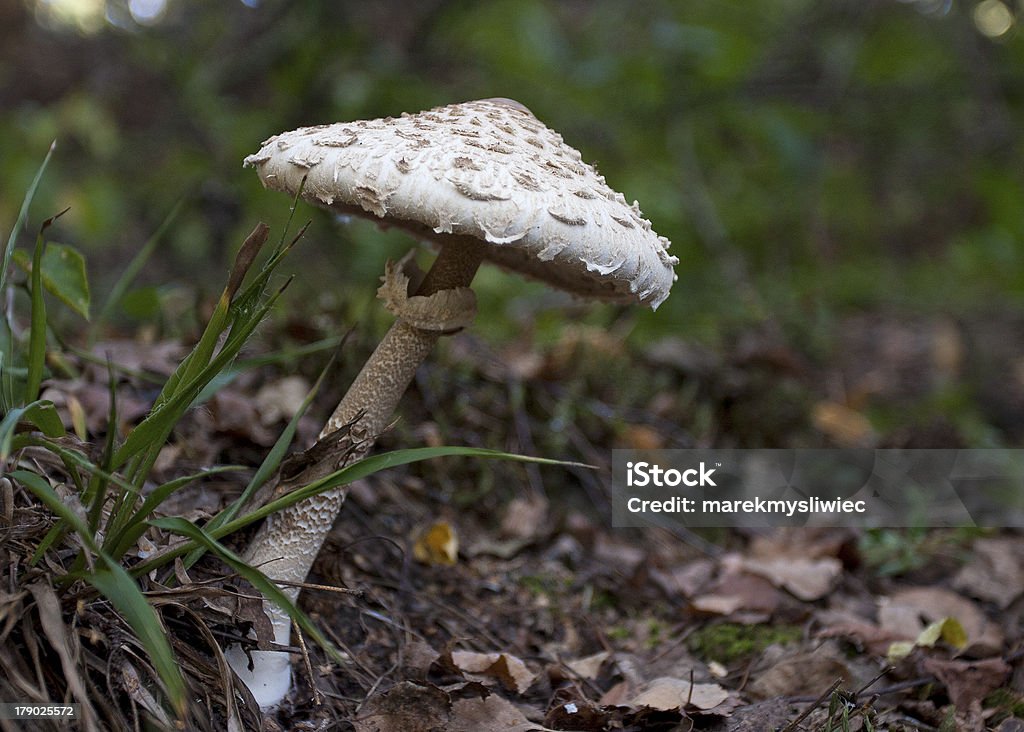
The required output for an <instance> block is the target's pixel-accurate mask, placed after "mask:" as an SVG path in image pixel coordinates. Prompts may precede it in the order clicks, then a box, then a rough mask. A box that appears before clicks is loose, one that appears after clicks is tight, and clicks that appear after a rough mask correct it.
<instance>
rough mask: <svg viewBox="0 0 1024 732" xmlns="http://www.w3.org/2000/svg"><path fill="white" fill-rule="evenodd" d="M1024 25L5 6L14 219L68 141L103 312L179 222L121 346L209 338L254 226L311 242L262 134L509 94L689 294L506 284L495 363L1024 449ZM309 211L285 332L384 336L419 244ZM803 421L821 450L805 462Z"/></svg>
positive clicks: (880, 5)
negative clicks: (608, 193) (387, 298)
mask: <svg viewBox="0 0 1024 732" xmlns="http://www.w3.org/2000/svg"><path fill="white" fill-rule="evenodd" d="M1022 24H1024V2H1022V1H1021V0H917V1H904V2H899V1H896V0H831V1H828V2H812V1H810V0H746V1H745V2H728V1H725V0H716V1H714V2H701V3H689V2H679V1H672V0H646V1H645V2H614V1H611V0H593V1H586V0H493V1H488V2H465V1H460V0H420V1H419V2H409V1H408V0H382V1H380V2H354V1H349V0H305V1H304V2H302V3H293V2H284V1H283V0H246V1H238V0H221V1H220V2H199V1H198V0H127V1H126V0H0V224H2V228H3V230H4V231H9V230H10V227H11V226H12V225H13V222H14V220H15V217H16V214H17V209H18V206H19V205H20V202H21V198H22V196H23V194H24V191H25V190H26V188H27V187H28V185H29V182H30V181H31V179H32V176H33V175H34V173H35V171H36V169H37V168H38V166H39V163H40V161H41V160H42V158H43V156H44V155H45V152H46V150H47V147H48V145H49V143H50V141H51V140H54V139H56V140H57V142H58V147H57V152H56V153H55V157H54V159H53V161H52V163H51V165H50V167H49V169H48V171H47V174H46V177H45V179H44V181H43V184H42V186H41V188H40V192H39V194H38V195H37V198H36V202H35V204H34V206H33V211H32V218H31V219H30V223H29V227H28V231H29V232H34V230H35V228H36V227H37V226H38V223H39V221H40V220H41V219H42V218H45V217H46V216H49V215H51V214H52V213H55V212H56V211H58V210H60V209H63V208H64V207H66V206H70V207H71V208H70V211H69V212H68V213H67V215H66V216H64V217H63V218H62V219H61V220H60V221H59V223H58V225H57V227H56V229H55V230H54V238H55V239H58V240H60V241H63V242H65V243H68V244H72V245H74V246H75V247H77V248H79V249H80V250H82V251H83V252H84V253H85V255H86V256H87V258H88V262H89V271H90V278H91V280H92V283H93V290H94V299H98V300H101V301H102V295H103V293H104V292H105V287H109V284H110V283H111V282H113V281H114V280H115V279H116V277H117V276H118V275H119V274H120V272H121V271H122V270H123V268H124V265H125V263H126V262H127V260H128V259H129V258H130V257H131V256H132V255H133V254H134V253H135V252H137V251H138V250H139V248H140V247H141V246H142V244H143V242H145V241H146V240H147V239H148V238H149V237H150V236H151V235H152V234H153V232H155V231H156V230H157V229H158V228H159V227H160V225H161V223H162V222H163V221H164V220H165V219H166V217H167V216H168V214H169V212H170V211H171V210H172V208H174V206H175V204H176V202H177V201H178V200H183V201H184V203H183V206H182V208H181V210H180V212H179V213H178V215H177V217H176V218H175V219H174V221H173V222H172V224H171V226H170V227H169V229H168V231H167V233H166V234H165V236H164V237H163V238H162V239H161V245H160V248H159V250H158V252H157V254H156V255H155V256H154V257H153V258H152V259H151V260H150V262H149V263H148V264H147V267H146V270H145V271H144V272H143V274H142V276H141V277H140V278H139V280H138V281H137V282H136V283H135V285H134V286H133V287H132V289H131V291H130V292H129V293H128V294H127V295H126V297H125V299H124V302H122V303H120V304H119V306H118V308H117V309H116V310H115V316H116V317H115V322H114V325H116V326H117V327H119V328H121V329H123V330H125V331H126V332H131V331H132V329H133V328H137V327H141V324H149V326H148V327H152V324H153V323H154V322H155V323H158V324H159V328H160V329H161V333H159V334H157V335H164V334H166V335H173V334H175V333H180V332H182V331H186V332H187V327H186V326H185V325H183V323H188V322H191V321H190V318H192V317H193V316H192V315H191V313H192V312H193V310H194V309H195V308H194V307H193V306H194V305H195V303H196V302H200V301H201V300H202V298H203V297H204V293H205V294H206V295H209V294H216V292H218V291H219V287H220V286H221V284H222V282H223V278H224V274H225V272H226V271H227V268H228V266H229V264H230V261H231V257H232V255H233V253H234V251H235V249H236V248H237V247H238V245H239V244H240V242H241V241H242V239H243V238H244V236H245V234H246V233H248V231H249V230H251V228H252V226H253V225H254V223H255V222H256V221H257V220H261V219H262V220H266V221H268V222H269V223H270V224H271V225H272V227H274V230H275V231H276V232H280V230H281V228H282V227H283V224H284V222H285V220H286V219H287V217H288V206H289V202H288V201H287V200H286V199H285V198H284V197H282V196H280V195H279V194H274V193H269V192H266V191H264V190H263V189H262V188H261V187H260V185H259V182H258V180H257V178H256V175H255V174H254V173H253V172H252V171H251V170H244V169H243V168H242V166H241V160H242V158H243V157H244V156H245V155H247V154H250V153H252V152H254V151H255V150H257V149H258V147H259V144H260V142H261V141H262V140H263V139H265V138H266V137H269V136H270V135H272V134H274V133H276V132H279V131H283V130H286V129H291V128H294V127H297V126H302V125H308V124H316V123H324V122H333V121H341V120H350V119H357V118H365V117H377V116H385V115H396V114H399V113H401V112H403V111H418V110H420V109H425V108H429V107H432V106H437V105H442V104H447V103H450V102H455V101H462V100H467V99H473V98H480V97H490V96H505V97H512V98H515V99H517V100H519V101H521V102H522V103H524V104H526V105H527V106H528V107H530V108H531V109H532V110H533V112H534V113H535V114H536V115H537V116H538V117H539V118H540V119H541V120H543V121H544V122H546V123H547V124H548V125H549V126H551V127H553V128H554V129H556V130H558V131H560V132H561V133H562V135H563V136H564V138H565V139H566V141H567V142H568V143H569V144H571V145H573V146H575V147H577V148H578V149H580V150H581V151H582V153H583V155H584V158H585V159H586V160H588V161H591V162H594V163H596V165H597V166H598V168H599V169H600V171H601V172H602V173H603V174H604V175H605V176H606V177H607V179H608V180H609V182H610V183H611V185H612V186H613V187H614V188H616V189H618V190H621V191H623V192H624V193H625V194H626V197H627V198H628V199H630V200H632V199H637V200H639V202H640V205H641V208H642V209H643V211H644V213H645V214H646V216H647V217H648V218H650V219H651V220H652V221H653V223H654V227H655V229H656V230H657V231H658V232H659V233H660V234H663V235H664V236H667V237H668V238H669V239H671V240H672V241H673V249H672V251H673V253H674V254H676V255H678V256H679V258H680V259H681V264H680V265H679V267H678V275H679V281H678V282H677V284H676V286H675V289H674V291H673V294H672V296H671V297H670V299H669V300H668V301H667V302H666V303H665V304H664V305H663V306H662V308H661V309H659V310H658V311H657V312H656V313H651V312H638V311H623V310H622V309H619V308H613V307H608V306H594V307H585V308H583V307H580V306H579V305H577V304H573V303H571V302H569V301H568V300H567V299H566V298H563V297H562V296H561V295H558V294H557V293H551V292H550V291H548V290H545V289H544V288H543V287H540V286H538V285H533V284H528V283H524V282H523V281H521V280H519V279H517V278H515V277H512V276H509V275H505V274H503V273H500V272H497V271H493V270H491V269H488V271H484V272H482V273H481V275H480V276H479V277H478V280H477V288H476V289H477V290H478V293H479V295H480V298H481V301H482V316H481V318H480V321H479V322H478V324H477V325H476V326H475V327H474V329H473V330H474V332H475V334H476V337H479V338H482V339H484V340H487V341H489V342H491V343H493V344H497V346H496V347H500V345H501V344H503V343H505V344H507V343H512V342H529V343H533V344H538V343H539V344H544V343H550V342H554V341H556V340H557V339H559V338H561V337H563V335H564V332H565V328H566V326H567V324H571V325H574V326H579V325H580V324H582V325H584V326H591V327H592V328H594V329H597V330H603V331H605V332H610V333H612V334H613V335H614V337H615V338H617V339H621V340H622V341H623V342H626V343H628V344H629V347H630V348H631V349H633V352H635V353H639V354H641V356H642V358H643V359H644V363H647V364H655V365H656V366H658V367H659V368H665V369H669V370H674V372H675V373H676V374H677V375H678V374H681V376H676V377H672V379H669V381H667V382H665V383H667V384H670V385H673V384H676V383H679V384H683V385H684V387H685V385H686V384H687V383H689V382H688V381H687V378H686V377H687V376H688V375H692V374H697V375H700V374H702V373H705V372H706V371H707V370H708V369H711V370H717V371H724V370H727V369H728V368H736V366H737V364H740V365H741V366H742V365H743V364H748V365H749V364H750V363H757V364H762V365H763V364H767V365H768V366H767V367H766V368H768V371H766V372H765V374H764V375H763V377H761V376H758V377H756V378H753V380H750V378H748V380H747V381H744V383H743V384H741V385H740V386H737V387H736V388H737V389H739V390H740V391H743V390H746V391H756V390H759V391H760V392H761V393H762V394H765V393H769V394H773V395H774V398H775V399H776V400H777V401H779V404H770V405H768V406H766V407H765V406H764V405H761V406H759V407H757V409H760V408H761V407H764V410H763V413H762V412H758V411H757V409H754V411H753V412H751V413H749V414H745V415H744V414H743V413H735V414H732V416H731V417H729V419H731V420H732V423H733V425H734V426H735V425H736V424H739V423H740V422H742V421H744V420H746V422H747V423H752V422H756V421H757V420H759V419H762V418H764V419H766V420H767V421H766V422H765V423H764V425H763V427H762V428H761V429H759V430H754V431H753V432H751V433H750V434H743V433H742V430H740V431H739V432H737V431H736V430H733V432H731V433H730V434H732V435H733V438H734V440H733V441H734V442H737V443H740V444H744V443H745V444H753V445H756V446H772V445H773V444H776V443H779V442H781V443H783V444H821V443H822V442H824V443H826V444H829V443H835V442H838V443H847V444H859V443H865V442H869V443H872V444H908V445H915V446H921V447H927V446H936V447H939V446H950V445H953V444H965V445H972V446H986V445H992V446H996V445H1019V444H1021V442H1022V440H1024V155H1022V152H1024V150H1022V141H1024V134H1022V129H1024V28H1022ZM297 216H298V219H299V220H305V219H307V218H309V219H312V221H313V225H312V226H311V228H310V230H309V232H308V234H307V236H306V239H305V241H304V242H303V243H302V244H301V245H300V246H301V248H302V249H301V256H297V257H295V258H294V260H293V261H292V262H291V263H290V264H289V267H290V268H291V270H292V271H294V272H295V274H296V275H297V278H296V282H295V284H294V285H293V287H292V288H291V289H290V291H289V293H288V295H287V297H286V298H285V299H286V301H287V302H286V303H285V307H287V308H288V309H290V311H291V312H292V313H295V314H297V315H296V316H294V317H302V316H305V315H307V314H308V315H309V316H310V317H311V318H313V317H317V318H321V320H320V321H317V322H318V323H321V324H322V318H323V317H324V315H323V314H324V313H332V314H333V315H332V316H331V317H336V319H337V320H338V321H343V322H342V325H341V327H347V325H350V324H351V323H352V322H356V321H362V322H367V323H369V324H370V325H368V326H367V327H369V328H371V329H380V328H383V327H385V326H386V320H387V319H386V317H384V316H381V315H380V314H379V313H378V310H379V309H375V308H374V307H373V306H372V293H373V290H374V288H375V286H376V283H377V277H378V276H379V274H380V272H381V271H382V269H383V262H384V260H385V259H386V258H388V257H395V256H397V255H400V254H401V253H402V252H404V251H405V249H406V248H407V247H408V246H409V242H408V241H407V240H406V239H405V238H404V237H403V236H401V235H399V234H396V233H394V232H381V231H379V230H378V229H377V228H376V227H374V226H373V225H372V224H369V223H364V222H354V223H345V222H341V221H338V220H335V219H333V218H332V217H330V216H329V215H327V214H325V213H323V212H320V211H317V210H314V209H312V208H309V207H305V206H304V207H302V208H301V209H300V211H299V212H298V215H297ZM30 240H31V239H30V237H28V235H27V234H26V238H25V239H23V240H21V243H22V244H25V243H27V242H29V241H30ZM199 311H201V308H200V309H197V312H199ZM195 317H196V318H198V317H199V316H198V315H196V316H195ZM69 327H71V328H73V327H74V326H73V325H71V326H69ZM772 369H774V370H772ZM794 374H796V375H797V377H798V379H797V380H798V381H799V382H800V384H801V389H798V390H795V391H787V389H786V388H785V383H786V380H787V379H789V378H791V377H793V375H794ZM746 377H750V372H749V370H748V371H746V372H745V378H746ZM673 379H678V381H674V380H673ZM720 381H721V382H722V383H720V384H719V385H718V386H717V387H716V388H720V389H722V390H724V392H723V394H724V396H722V398H723V399H724V398H726V397H729V398H733V397H734V396H735V395H730V393H728V389H729V388H731V387H730V386H729V381H728V379H727V378H724V379H720ZM716 383H718V382H716ZM662 385H664V384H662ZM780 385H781V386H780ZM672 388H675V387H674V386H673V387H672ZM809 394H810V396H808V395H809ZM655 396H657V395H653V392H652V393H650V394H646V395H644V396H642V397H637V399H648V400H650V399H654V398H655ZM790 402H794V403H796V402H799V404H800V405H801V411H800V414H802V415H806V423H807V425H808V429H807V430H806V431H801V430H796V431H788V427H787V428H786V430H787V431H785V435H786V436H785V437H780V436H779V435H780V431H779V430H781V429H782V428H781V427H779V428H777V425H778V424H781V423H779V422H778V421H777V420H776V421H773V420H774V419H775V416H774V415H775V412H773V411H772V410H776V411H777V410H779V409H783V410H784V409H785V407H786V405H787V404H789V403H790ZM758 404H760V402H759V403H758ZM644 405H645V406H651V405H650V403H649V401H648V402H644ZM655 406H657V405H655ZM673 409H680V410H681V409H682V407H681V406H680V404H679V403H678V402H677V403H676V404H675V405H674V406H672V407H665V408H664V409H662V414H663V416H665V417H666V419H668V420H669V421H673V420H674V421H675V422H676V423H678V422H679V420H678V419H676V415H675V413H674V412H673V411H672V410H673ZM687 413H688V414H690V415H691V417H692V412H687ZM715 415H717V416H715ZM698 416H699V415H698ZM691 417H687V419H691ZM692 419H693V420H696V421H694V422H692V423H688V424H687V429H688V431H689V432H690V433H691V434H693V435H696V438H695V439H696V441H697V442H698V443H699V442H704V443H713V442H716V441H720V440H717V439H716V435H718V436H720V435H721V434H722V433H723V432H728V430H718V431H716V430H714V429H711V428H710V427H708V425H707V424H705V423H701V422H700V421H699V419H698V418H697V417H692ZM723 419H725V418H723V417H722V416H721V414H719V413H717V412H716V413H715V414H712V415H711V416H709V417H707V419H706V420H705V422H707V421H708V420H711V421H715V420H717V421H718V423H720V424H721V423H723ZM786 419H789V417H786ZM726 421H728V419H726ZM785 424H786V425H789V424H790V422H785ZM801 424H802V423H801ZM691 428H692V429H691ZM907 430H909V432H907ZM793 434H799V435H800V437H799V438H792V439H791V438H790V437H789V436H790V435H793ZM737 435H738V436H737ZM648 436H649V435H648ZM634 438H635V439H636V440H641V438H640V437H636V436H634ZM641 441H642V440H641ZM681 441H683V440H681Z"/></svg>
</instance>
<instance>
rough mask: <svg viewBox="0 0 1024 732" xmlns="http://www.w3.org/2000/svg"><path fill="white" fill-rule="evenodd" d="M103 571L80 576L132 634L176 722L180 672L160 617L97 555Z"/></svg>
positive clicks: (181, 701)
mask: <svg viewBox="0 0 1024 732" xmlns="http://www.w3.org/2000/svg"><path fill="white" fill-rule="evenodd" d="M100 557H101V559H102V560H103V564H104V567H103V568H101V569H99V570H97V571H95V572H87V573H84V574H83V575H82V579H84V580H85V581H86V582H88V583H89V584H90V585H92V586H93V587H95V588H96V590H97V591H98V592H99V593H100V594H101V595H103V596H104V597H106V598H107V599H108V600H110V602H111V604H112V605H113V606H114V607H115V608H117V611H118V612H119V613H121V614H122V615H123V616H124V619H125V621H126V622H127V623H128V625H130V626H131V628H132V630H133V631H134V632H135V636H136V637H137V638H138V639H139V643H141V644H142V647H143V649H144V650H145V651H146V655H147V656H148V658H149V661H150V662H151V663H152V664H153V667H154V668H155V669H156V673H157V675H158V676H159V677H160V681H161V682H163V685H164V690H165V691H166V692H167V696H168V698H169V699H170V701H171V705H172V706H173V708H174V712H175V714H176V715H177V716H178V718H179V719H181V718H184V716H185V705H186V698H185V679H184V677H182V675H181V668H180V667H179V666H178V662H177V660H175V658H174V651H172V650H171V644H170V643H169V642H168V640H167V632H166V630H165V629H164V626H163V623H161V622H160V616H158V615H157V613H156V610H154V609H153V606H152V605H150V604H149V603H148V602H147V601H146V596H145V595H143V594H142V591H141V590H140V589H139V586H138V584H136V582H135V580H134V579H132V576H131V575H130V574H128V573H127V572H126V571H125V570H124V567H122V566H121V565H119V564H118V563H117V562H115V561H113V560H112V559H110V558H109V557H107V556H104V555H102V554H101V555H100Z"/></svg>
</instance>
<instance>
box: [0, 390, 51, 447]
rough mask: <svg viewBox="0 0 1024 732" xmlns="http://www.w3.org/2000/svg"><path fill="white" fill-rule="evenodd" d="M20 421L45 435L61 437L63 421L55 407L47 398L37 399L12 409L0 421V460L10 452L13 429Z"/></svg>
mask: <svg viewBox="0 0 1024 732" xmlns="http://www.w3.org/2000/svg"><path fill="white" fill-rule="evenodd" d="M22 422H27V423H28V424H31V425H34V426H35V427H36V428H38V430H39V431H40V432H42V433H43V434H44V435H46V436H47V437H63V436H64V423H63V422H61V420H60V415H59V414H57V408H56V407H55V406H54V405H53V402H51V401H49V400H48V399H38V400H36V401H34V402H32V403H31V404H26V405H25V406H24V407H17V408H15V409H12V410H11V411H9V412H8V413H7V414H5V415H4V418H3V420H2V421H0V461H2V460H6V459H7V457H8V456H9V455H10V454H11V441H12V440H13V439H14V434H15V430H16V429H17V427H18V425H19V424H20V423H22Z"/></svg>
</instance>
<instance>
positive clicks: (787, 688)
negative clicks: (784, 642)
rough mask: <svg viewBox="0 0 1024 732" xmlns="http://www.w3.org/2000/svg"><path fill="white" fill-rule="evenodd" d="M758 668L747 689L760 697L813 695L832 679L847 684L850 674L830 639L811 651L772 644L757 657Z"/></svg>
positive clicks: (840, 653) (843, 659) (842, 657)
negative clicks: (759, 661)
mask: <svg viewBox="0 0 1024 732" xmlns="http://www.w3.org/2000/svg"><path fill="white" fill-rule="evenodd" d="M760 665H761V666H764V667H766V668H764V669H763V670H762V671H760V672H759V673H757V674H754V680H753V681H752V682H751V683H750V691H751V692H752V693H754V694H755V695H757V696H758V697H761V698H763V699H769V698H772V697H780V696H781V697H791V696H811V697H813V696H817V695H818V694H820V693H821V692H823V691H824V690H825V689H826V688H828V685H829V684H830V683H832V682H833V681H834V680H835V679H837V678H838V679H842V680H843V683H844V684H846V685H849V683H850V680H851V678H852V673H851V672H850V669H849V667H848V666H847V664H846V660H845V658H844V656H843V654H842V652H841V651H840V650H839V648H838V645H837V644H836V643H835V642H834V641H828V642H825V643H822V644H821V645H819V646H818V647H817V648H815V649H814V650H812V651H807V650H804V649H797V650H787V649H784V648H781V647H778V646H776V647H772V648H769V649H767V650H766V651H765V656H764V658H762V660H761V664H760Z"/></svg>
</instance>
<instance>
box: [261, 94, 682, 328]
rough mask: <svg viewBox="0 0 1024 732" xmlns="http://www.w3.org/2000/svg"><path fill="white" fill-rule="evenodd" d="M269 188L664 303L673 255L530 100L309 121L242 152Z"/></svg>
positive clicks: (590, 293) (543, 273)
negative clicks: (530, 105) (256, 148)
mask: <svg viewBox="0 0 1024 732" xmlns="http://www.w3.org/2000/svg"><path fill="white" fill-rule="evenodd" d="M245 164H246V165H247V166H253V167H255V168H256V170H257V172H258V173H259V176H260V179H261V180H262V181H263V185H264V186H266V187H267V188H272V189H275V190H280V191H284V192H286V193H289V194H291V195H294V194H295V192H296V191H297V190H298V189H299V187H300V185H302V180H303V178H304V177H305V178H306V183H305V186H304V187H303V188H302V197H303V198H304V199H305V200H307V201H309V202H310V203H313V204H315V205H317V206H321V207H323V208H327V209H329V210H332V211H336V212H338V213H341V214H356V215H360V216H364V217H367V218H373V217H377V218H379V219H380V220H381V223H386V224H390V225H394V226H400V227H402V228H405V229H408V230H410V231H411V232H413V233H414V234H417V235H419V236H421V237H423V238H427V239H430V240H432V241H434V242H437V243H439V244H441V245H443V244H444V241H445V239H446V237H452V236H455V237H459V238H462V239H465V238H466V237H469V238H470V240H474V239H475V240H478V241H479V242H480V243H481V244H485V245H486V246H485V247H484V258H485V259H488V260H491V261H492V262H495V263H497V264H499V265H500V266H502V267H505V268H507V269H510V270H515V271H517V272H519V273H521V274H524V275H527V276H530V277H534V278H536V279H539V280H542V281H544V282H546V283H548V284H550V285H553V286H555V287H558V288H560V289H563V290H567V291H568V292H571V293H573V294H575V295H579V296H582V297H593V298H599V299H603V300H610V301H614V302H636V303H642V304H647V305H650V306H651V307H652V308H657V307H658V305H660V304H661V303H662V302H663V301H664V300H665V298H666V297H668V294H669V290H670V289H671V287H672V283H673V282H674V281H675V279H676V275H675V272H674V270H673V267H674V265H675V264H677V263H678V261H679V260H678V259H677V258H676V257H673V256H671V255H670V254H669V253H668V247H669V241H668V239H666V238H665V237H662V236H658V235H657V234H656V233H655V232H654V231H653V229H652V228H651V223H650V222H649V221H648V220H647V219H645V218H644V217H643V215H642V214H641V212H640V208H639V206H638V205H637V203H636V202H634V203H633V204H632V205H629V204H627V203H626V199H625V197H623V195H622V194H621V193H617V192H616V191H613V190H612V189H611V188H609V187H608V185H607V184H606V183H605V180H604V177H603V176H601V175H599V174H598V173H597V171H596V170H594V168H593V167H592V166H590V165H588V164H586V163H584V162H583V161H582V159H581V155H580V153H579V152H578V151H577V150H575V149H574V148H572V147H569V146H568V145H566V144H565V142H564V141H563V140H562V137H561V135H559V134H558V133H556V132H554V131H553V130H551V129H549V128H548V127H546V126H545V125H544V124H543V123H541V122H540V121H538V120H537V118H536V117H534V116H533V114H532V113H531V112H530V111H529V110H528V109H526V107H524V106H522V105H521V104H518V103H517V102H513V101H511V100H506V99H484V100H480V101H474V102H464V103H462V104H452V105H449V106H447V107H438V108H436V109H432V110H429V111H426V112H419V113H417V114H403V115H402V116H401V117H397V118H392V117H388V118H385V119H375V120H366V121H358V122H342V123H338V124H332V125H320V126H315V127H302V128H300V129H297V130H293V131H291V132H285V133H282V134H280V135H275V136H274V137H271V138H270V139H269V140H267V141H266V142H264V143H263V146H262V147H261V148H260V151H259V152H257V153H256V154H255V155H250V156H249V157H247V158H246V159H245Z"/></svg>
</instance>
